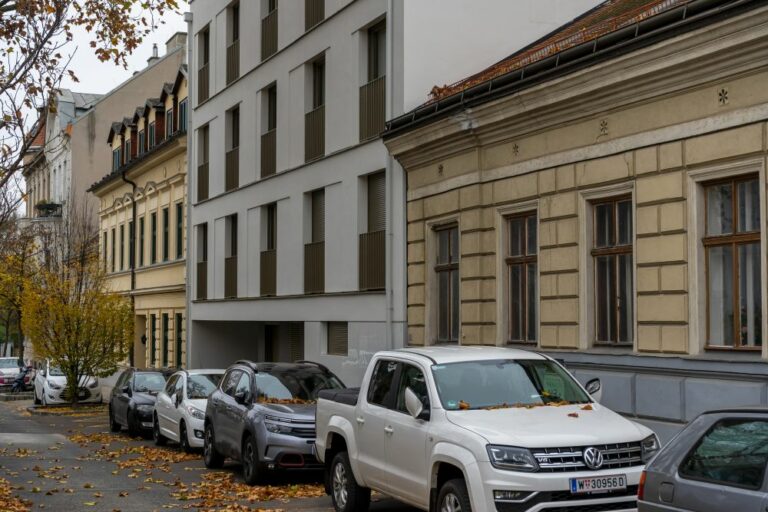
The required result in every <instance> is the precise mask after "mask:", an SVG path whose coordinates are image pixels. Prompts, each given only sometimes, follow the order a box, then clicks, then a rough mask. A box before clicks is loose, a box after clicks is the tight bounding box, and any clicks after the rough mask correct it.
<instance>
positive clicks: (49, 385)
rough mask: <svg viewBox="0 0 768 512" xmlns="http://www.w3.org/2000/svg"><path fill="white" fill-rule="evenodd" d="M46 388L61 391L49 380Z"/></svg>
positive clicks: (59, 387)
mask: <svg viewBox="0 0 768 512" xmlns="http://www.w3.org/2000/svg"><path fill="white" fill-rule="evenodd" d="M48 387H49V388H51V389H61V386H59V385H58V384H56V383H55V382H51V381H50V380H49V381H48Z"/></svg>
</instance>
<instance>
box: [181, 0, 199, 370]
mask: <svg viewBox="0 0 768 512" xmlns="http://www.w3.org/2000/svg"><path fill="white" fill-rule="evenodd" d="M191 4H192V2H191V1H190V6H191ZM184 21H186V22H187V73H188V75H187V97H188V98H190V99H189V102H188V105H189V106H188V108H187V186H186V194H187V201H186V208H187V227H186V230H187V253H186V255H185V258H186V264H185V265H184V268H185V269H186V279H185V288H186V300H185V302H186V307H187V315H186V319H185V322H184V328H185V332H186V345H187V357H186V362H185V364H186V367H187V368H188V369H189V368H191V367H192V343H190V342H191V341H192V340H191V337H190V332H191V328H192V320H191V314H190V313H191V311H192V272H191V271H190V268H191V266H192V263H191V261H192V259H191V258H192V257H191V255H192V194H191V190H192V173H191V172H190V169H191V168H192V155H193V154H194V153H193V150H194V148H195V142H196V137H194V136H193V131H192V126H193V124H192V119H193V117H194V111H195V109H194V108H192V100H193V99H194V98H196V91H197V73H195V72H193V71H192V64H193V61H192V45H193V44H194V41H193V39H194V34H193V33H192V28H193V27H192V13H191V12H185V13H184ZM195 104H197V103H195Z"/></svg>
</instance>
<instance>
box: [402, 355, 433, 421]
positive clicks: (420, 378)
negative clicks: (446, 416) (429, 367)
mask: <svg viewBox="0 0 768 512" xmlns="http://www.w3.org/2000/svg"><path fill="white" fill-rule="evenodd" d="M408 388H411V391H413V392H414V393H416V396H417V397H419V400H421V403H422V404H424V409H425V410H429V409H430V406H429V392H428V391H427V381H426V379H425V378H424V372H422V371H421V370H420V369H418V368H417V367H415V366H413V365H410V364H405V363H403V370H402V371H401V372H400V386H399V388H398V390H397V402H396V407H395V409H397V410H398V411H400V412H404V413H406V414H407V413H408V409H406V407H405V390H406V389H408Z"/></svg>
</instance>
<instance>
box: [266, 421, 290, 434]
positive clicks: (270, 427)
mask: <svg viewBox="0 0 768 512" xmlns="http://www.w3.org/2000/svg"><path fill="white" fill-rule="evenodd" d="M264 426H265V427H267V431H269V432H272V433H273V434H286V435H289V434H290V433H291V427H289V426H287V425H279V424H277V423H273V422H271V421H265V422H264Z"/></svg>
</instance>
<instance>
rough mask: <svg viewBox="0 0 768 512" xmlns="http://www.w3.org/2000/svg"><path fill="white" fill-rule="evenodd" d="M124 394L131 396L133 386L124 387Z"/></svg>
mask: <svg viewBox="0 0 768 512" xmlns="http://www.w3.org/2000/svg"><path fill="white" fill-rule="evenodd" d="M122 392H123V394H126V395H128V396H131V386H127V385H126V386H123V389H122Z"/></svg>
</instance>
